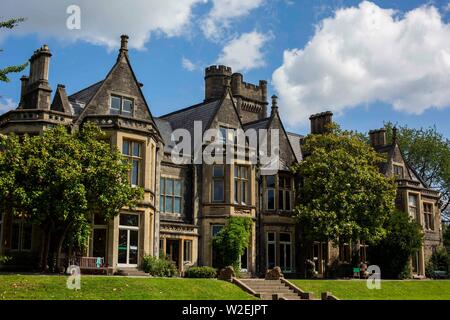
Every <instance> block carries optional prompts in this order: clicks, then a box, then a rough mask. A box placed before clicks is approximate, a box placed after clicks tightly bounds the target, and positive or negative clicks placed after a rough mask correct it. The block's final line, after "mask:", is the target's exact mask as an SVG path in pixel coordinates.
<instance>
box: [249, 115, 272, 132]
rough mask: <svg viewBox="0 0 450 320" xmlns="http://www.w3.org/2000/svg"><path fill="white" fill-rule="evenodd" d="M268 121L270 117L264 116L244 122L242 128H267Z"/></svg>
mask: <svg viewBox="0 0 450 320" xmlns="http://www.w3.org/2000/svg"><path fill="white" fill-rule="evenodd" d="M269 121H270V118H265V119H260V120H256V121H252V122H248V123H244V125H243V126H244V130H247V129H255V130H260V129H267V126H268V125H269Z"/></svg>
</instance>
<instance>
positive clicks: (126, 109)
mask: <svg viewBox="0 0 450 320" xmlns="http://www.w3.org/2000/svg"><path fill="white" fill-rule="evenodd" d="M122 113H123V114H125V115H129V116H131V115H132V114H133V101H131V100H128V99H123V109H122Z"/></svg>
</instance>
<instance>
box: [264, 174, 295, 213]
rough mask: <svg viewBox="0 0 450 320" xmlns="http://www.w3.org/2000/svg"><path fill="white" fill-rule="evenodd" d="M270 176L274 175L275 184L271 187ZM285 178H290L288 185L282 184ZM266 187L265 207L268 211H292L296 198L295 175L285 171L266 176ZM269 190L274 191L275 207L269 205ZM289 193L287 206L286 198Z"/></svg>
mask: <svg viewBox="0 0 450 320" xmlns="http://www.w3.org/2000/svg"><path fill="white" fill-rule="evenodd" d="M268 177H274V179H275V181H274V186H273V187H269V185H268V182H267V178H268ZM284 179H289V182H290V184H289V186H286V185H285V184H284V185H283V186H281V181H282V180H284ZM264 187H265V201H264V202H265V203H264V207H265V208H266V210H267V211H272V212H274V211H277V210H278V211H281V212H292V210H293V207H294V203H293V202H294V198H295V187H294V177H293V176H291V175H289V174H287V173H283V172H281V173H280V172H279V173H278V174H276V175H271V176H265V177H264ZM269 192H273V197H274V202H273V205H274V207H273V208H272V207H269ZM287 195H289V206H287V201H286V198H287V197H288V196H287ZM281 197H282V199H283V200H282V201H280V198H281Z"/></svg>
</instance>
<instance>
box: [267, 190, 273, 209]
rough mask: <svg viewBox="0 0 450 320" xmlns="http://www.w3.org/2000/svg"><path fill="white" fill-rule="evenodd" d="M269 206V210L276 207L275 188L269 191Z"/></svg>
mask: <svg viewBox="0 0 450 320" xmlns="http://www.w3.org/2000/svg"><path fill="white" fill-rule="evenodd" d="M267 208H268V209H269V210H274V209H275V190H268V191H267Z"/></svg>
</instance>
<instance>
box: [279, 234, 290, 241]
mask: <svg viewBox="0 0 450 320" xmlns="http://www.w3.org/2000/svg"><path fill="white" fill-rule="evenodd" d="M280 241H282V242H291V234H290V233H280Z"/></svg>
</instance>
